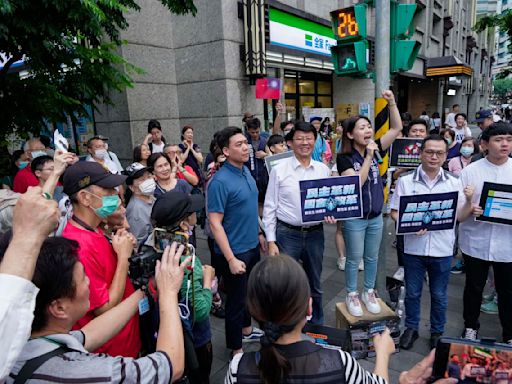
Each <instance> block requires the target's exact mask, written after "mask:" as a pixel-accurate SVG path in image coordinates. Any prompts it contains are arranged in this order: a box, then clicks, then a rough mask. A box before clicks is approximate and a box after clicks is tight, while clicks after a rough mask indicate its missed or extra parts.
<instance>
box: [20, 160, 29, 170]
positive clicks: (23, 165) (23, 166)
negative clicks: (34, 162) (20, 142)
mask: <svg viewBox="0 0 512 384" xmlns="http://www.w3.org/2000/svg"><path fill="white" fill-rule="evenodd" d="M27 165H28V161H20V164H19V165H18V168H19V169H23V168H25V167H26V166H27Z"/></svg>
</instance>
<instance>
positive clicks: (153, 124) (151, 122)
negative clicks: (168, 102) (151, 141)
mask: <svg viewBox="0 0 512 384" xmlns="http://www.w3.org/2000/svg"><path fill="white" fill-rule="evenodd" d="M153 128H156V129H158V130H159V131H161V130H162V126H161V125H160V122H159V121H158V120H155V119H151V120H149V123H148V133H151V130H152V129H153Z"/></svg>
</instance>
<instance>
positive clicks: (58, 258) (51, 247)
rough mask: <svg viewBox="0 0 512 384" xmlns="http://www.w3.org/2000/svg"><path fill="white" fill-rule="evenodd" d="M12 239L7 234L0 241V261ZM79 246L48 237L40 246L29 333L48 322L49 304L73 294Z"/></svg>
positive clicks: (10, 233) (9, 233) (34, 279)
mask: <svg viewBox="0 0 512 384" xmlns="http://www.w3.org/2000/svg"><path fill="white" fill-rule="evenodd" d="M11 238H12V232H11V231H9V232H6V233H5V234H4V235H3V236H2V238H1V239H0V261H1V260H2V259H3V257H4V255H5V251H6V250H7V247H8V246H9V243H10V241H11ZM78 249H79V245H78V243H77V242H76V241H75V240H69V239H65V238H63V237H49V238H47V239H46V240H45V241H44V242H43V245H42V246H41V249H40V251H39V256H38V258H37V263H36V268H35V271H34V277H33V278H32V282H33V283H34V285H35V286H36V287H37V288H39V293H38V294H37V298H36V308H35V310H34V321H33V322H32V331H33V332H35V331H40V330H41V329H42V328H43V327H45V326H46V324H47V323H48V317H47V309H48V305H50V304H51V302H52V301H54V300H56V299H60V298H64V297H67V298H72V297H74V296H75V293H76V286H75V282H74V280H73V271H74V268H75V264H76V263H77V262H78V261H79V260H78Z"/></svg>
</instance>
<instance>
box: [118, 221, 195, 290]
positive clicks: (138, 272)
mask: <svg viewBox="0 0 512 384" xmlns="http://www.w3.org/2000/svg"><path fill="white" fill-rule="evenodd" d="M173 242H177V243H178V244H183V245H184V246H185V249H184V251H183V255H184V256H186V255H188V252H189V248H188V247H187V244H188V236H187V235H186V234H185V233H183V232H178V231H175V232H173V231H167V230H165V229H162V228H155V229H154V230H153V232H152V234H151V235H150V237H149V238H148V240H147V241H146V243H145V244H144V245H143V246H142V247H140V249H139V251H138V252H137V253H136V254H135V255H134V256H132V257H130V259H129V262H130V265H129V269H128V274H129V276H130V280H131V281H132V283H133V285H134V286H135V288H144V287H147V286H148V284H149V281H150V280H151V278H152V277H153V276H155V267H156V261H157V260H160V259H161V258H162V254H163V253H164V250H165V248H166V247H167V246H168V245H171V244H172V243H173Z"/></svg>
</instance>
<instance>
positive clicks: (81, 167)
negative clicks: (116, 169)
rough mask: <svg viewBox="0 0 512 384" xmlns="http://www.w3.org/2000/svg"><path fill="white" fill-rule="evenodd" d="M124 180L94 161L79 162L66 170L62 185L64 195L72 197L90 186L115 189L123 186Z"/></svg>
mask: <svg viewBox="0 0 512 384" xmlns="http://www.w3.org/2000/svg"><path fill="white" fill-rule="evenodd" d="M125 180H126V176H123V175H114V174H113V173H110V172H109V171H107V170H106V169H105V168H103V167H102V166H101V164H99V163H97V162H95V161H79V162H78V163H75V164H73V165H72V166H71V167H68V168H67V169H66V171H65V172H64V175H63V178H62V185H63V190H64V193H65V194H66V195H68V196H72V195H74V194H75V193H77V192H78V191H80V190H82V189H84V188H86V187H88V186H90V185H97V186H98V187H102V188H115V187H117V186H119V185H121V184H123V183H124V181H125Z"/></svg>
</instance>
